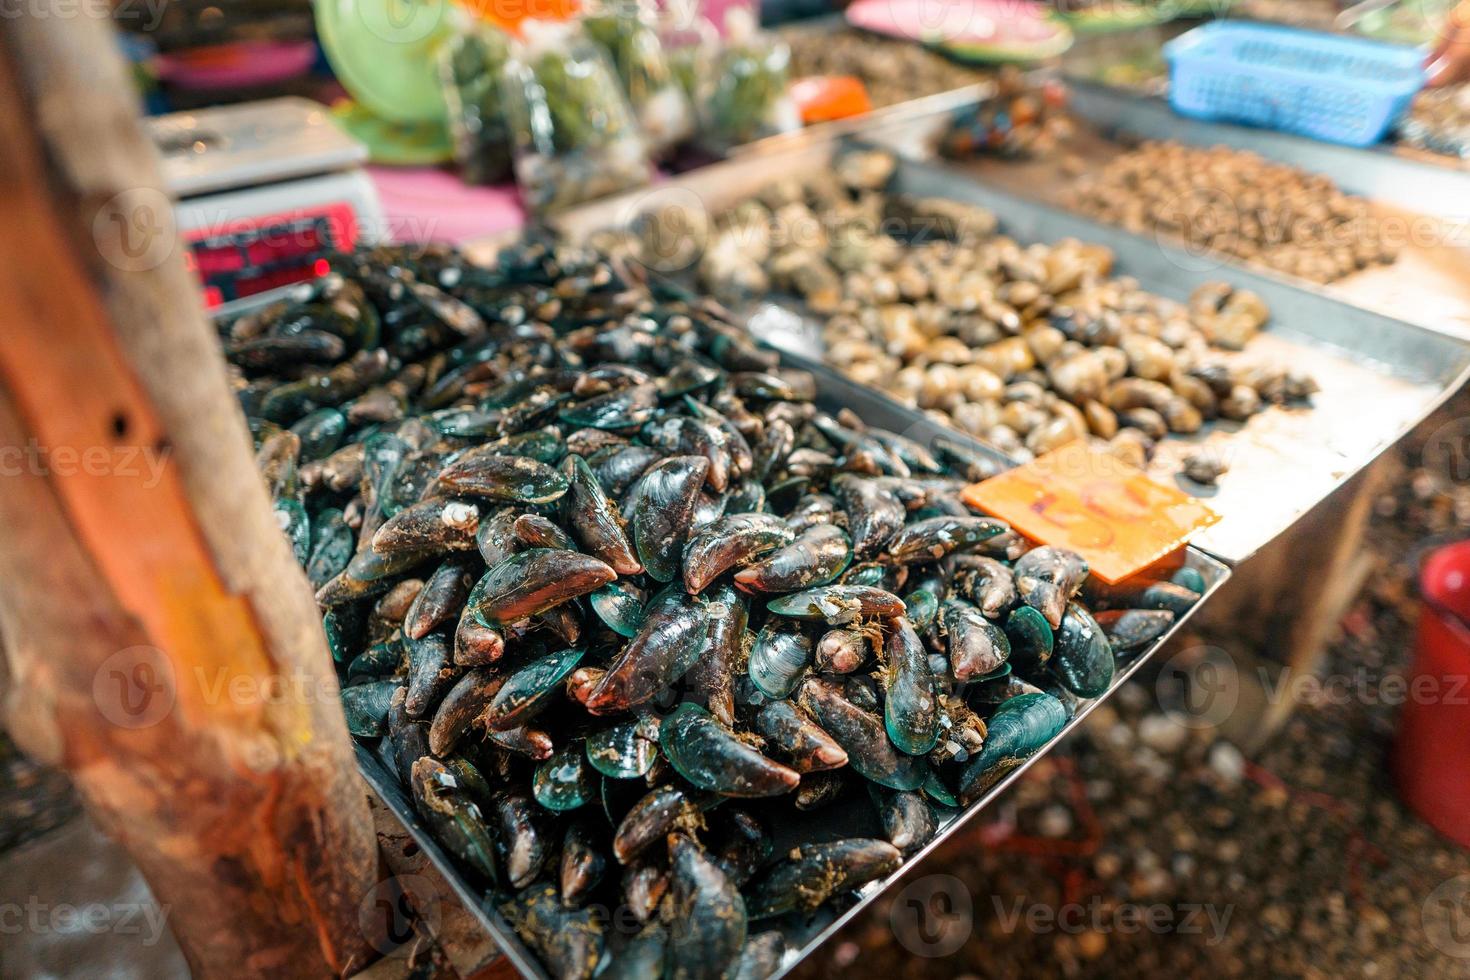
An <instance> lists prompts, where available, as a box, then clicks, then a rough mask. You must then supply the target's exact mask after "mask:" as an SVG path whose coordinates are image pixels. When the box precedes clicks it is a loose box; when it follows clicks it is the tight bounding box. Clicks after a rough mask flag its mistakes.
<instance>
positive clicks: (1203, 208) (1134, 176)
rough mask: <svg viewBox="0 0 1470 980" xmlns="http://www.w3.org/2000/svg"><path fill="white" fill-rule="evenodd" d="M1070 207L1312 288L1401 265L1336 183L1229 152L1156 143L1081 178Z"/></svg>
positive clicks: (1367, 211)
mask: <svg viewBox="0 0 1470 980" xmlns="http://www.w3.org/2000/svg"><path fill="white" fill-rule="evenodd" d="M1062 200H1063V202H1064V203H1065V204H1067V205H1068V206H1069V207H1073V208H1076V209H1077V210H1079V211H1081V212H1083V213H1084V214H1087V215H1090V216H1092V217H1094V218H1098V219H1100V220H1102V221H1106V222H1109V223H1110V224H1116V225H1121V226H1122V227H1124V228H1126V229H1128V230H1129V231H1132V232H1137V233H1140V234H1147V235H1165V236H1168V237H1171V238H1179V239H1183V240H1184V241H1185V242H1186V243H1188V245H1189V246H1190V247H1191V248H1192V249H1195V250H1198V251H1202V252H1219V253H1223V254H1225V255H1230V256H1234V257H1235V258H1238V259H1244V260H1245V261H1247V262H1253V263H1256V264H1259V265H1264V266H1267V267H1268V268H1271V269H1275V270H1277V271H1278V272H1284V273H1287V274H1289V275H1293V276H1299V277H1301V278H1303V279H1309V280H1311V281H1312V282H1319V283H1327V282H1332V281H1333V280H1335V279H1341V278H1343V277H1344V276H1350V275H1352V274H1353V273H1355V272H1358V271H1359V270H1361V269H1365V268H1368V267H1370V266H1374V265H1386V264H1388V263H1391V262H1393V261H1394V259H1395V258H1396V257H1397V254H1398V250H1397V248H1396V247H1395V246H1394V245H1392V244H1391V243H1390V242H1387V241H1385V240H1384V236H1383V233H1382V223H1381V222H1380V220H1379V219H1378V218H1377V217H1376V216H1375V215H1374V214H1373V212H1372V210H1371V208H1370V207H1369V204H1368V202H1367V201H1366V200H1364V199H1363V198H1361V197H1354V196H1353V195H1351V194H1345V193H1343V191H1342V190H1340V189H1339V188H1338V187H1337V185H1336V184H1334V183H1333V182H1332V180H1331V179H1330V178H1327V177H1324V176H1322V175H1320V174H1313V173H1309V172H1307V171H1305V170H1302V169H1301V168H1299V167H1293V166H1290V165H1288V164H1284V163H1275V162H1273V161H1270V160H1267V159H1265V158H1263V157H1261V156H1258V155H1257V154H1254V153H1249V152H1247V151H1245V150H1235V149H1231V148H1230V147H1227V146H1212V147H1209V148H1208V149H1205V148H1200V147H1193V146H1186V145H1184V144H1182V143H1174V142H1171V141H1150V142H1146V143H1144V144H1142V145H1141V146H1139V147H1138V148H1137V149H1136V150H1130V151H1128V152H1127V153H1123V154H1121V155H1120V156H1118V157H1116V158H1115V159H1113V160H1111V161H1109V162H1108V164H1107V165H1106V166H1104V167H1103V168H1102V169H1101V170H1100V171H1098V172H1097V173H1096V174H1092V175H1087V176H1083V177H1080V178H1078V179H1077V181H1076V182H1075V183H1073V184H1072V186H1071V187H1069V188H1068V189H1067V190H1066V191H1065V192H1064V194H1063V196H1062Z"/></svg>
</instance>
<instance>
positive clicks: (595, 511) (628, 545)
mask: <svg viewBox="0 0 1470 980" xmlns="http://www.w3.org/2000/svg"><path fill="white" fill-rule="evenodd" d="M561 472H562V475H563V476H564V477H565V479H566V481H567V486H568V491H567V494H566V496H564V497H563V498H562V503H561V506H562V514H563V517H564V519H565V520H566V524H567V527H568V528H570V529H571V531H572V534H573V535H574V536H575V537H576V538H577V540H578V541H579V542H580V543H581V544H582V546H583V547H585V548H586V549H587V550H588V551H589V552H591V553H592V554H594V555H596V556H597V557H598V558H601V559H602V560H603V561H605V562H607V564H608V565H609V566H611V567H612V569H613V571H615V572H617V573H618V574H619V575H636V574H637V573H639V572H641V571H642V570H643V565H642V563H641V562H639V561H638V556H637V555H636V554H634V552H633V543H632V542H631V541H629V540H628V532H627V531H626V529H625V528H624V527H623V522H622V520H621V519H620V518H619V517H618V514H617V511H616V509H615V508H614V507H613V504H612V501H611V500H610V499H609V498H608V496H607V494H606V493H604V492H603V489H602V485H601V484H600V483H599V482H598V481H597V476H596V474H594V473H593V472H592V468H591V467H590V466H588V465H587V461H586V460H585V459H583V458H582V457H581V456H576V455H572V456H568V457H567V458H566V459H565V460H564V461H563V462H562V465H561Z"/></svg>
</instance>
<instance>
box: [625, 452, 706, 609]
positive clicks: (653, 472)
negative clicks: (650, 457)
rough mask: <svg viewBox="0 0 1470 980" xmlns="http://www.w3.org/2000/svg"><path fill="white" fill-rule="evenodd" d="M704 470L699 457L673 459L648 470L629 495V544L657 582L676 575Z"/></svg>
mask: <svg viewBox="0 0 1470 980" xmlns="http://www.w3.org/2000/svg"><path fill="white" fill-rule="evenodd" d="M708 470H709V461H708V460H706V459H704V457H702V456H674V457H671V458H669V459H665V460H661V461H660V462H658V463H655V464H654V465H653V466H651V467H649V468H648V470H647V472H645V473H644V474H643V475H642V476H641V477H639V478H638V482H637V483H636V484H634V485H633V488H632V489H631V490H630V491H629V493H630V494H631V495H632V499H633V500H634V501H635V503H634V505H633V544H634V546H635V547H636V548H637V550H638V557H639V559H640V560H641V561H642V562H643V567H644V570H645V571H647V573H648V574H649V575H650V576H652V577H653V578H655V579H657V580H658V581H660V582H670V581H673V578H674V574H675V573H676V572H677V571H678V568H679V562H680V560H681V559H682V558H683V553H684V544H685V542H686V541H687V540H688V537H689V532H690V530H691V525H692V523H693V521H694V506H695V503H696V502H697V500H698V498H699V488H700V486H701V485H702V484H703V483H704V478H705V474H706V473H707V472H708Z"/></svg>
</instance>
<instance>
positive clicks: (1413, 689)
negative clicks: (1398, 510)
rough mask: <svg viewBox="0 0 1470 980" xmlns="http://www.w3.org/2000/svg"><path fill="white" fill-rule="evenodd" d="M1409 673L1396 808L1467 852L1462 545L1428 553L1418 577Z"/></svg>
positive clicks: (1468, 566)
mask: <svg viewBox="0 0 1470 980" xmlns="http://www.w3.org/2000/svg"><path fill="white" fill-rule="evenodd" d="M1419 589H1420V591H1421V593H1422V594H1423V596H1424V609H1423V611H1422V612H1421V613H1420V614H1419V628H1418V634H1417V636H1416V638H1415V656H1414V666H1413V669H1412V671H1411V672H1410V675H1409V685H1408V691H1407V697H1406V698H1405V700H1404V707H1403V712H1402V714H1401V715H1400V716H1399V730H1398V739H1397V741H1396V742H1395V745H1394V753H1393V769H1394V778H1395V781H1396V782H1397V784H1398V789H1399V795H1400V796H1401V797H1402V798H1403V801H1404V802H1405V803H1406V804H1408V806H1409V807H1410V808H1411V809H1412V810H1414V812H1415V813H1417V814H1419V816H1421V817H1422V818H1424V820H1425V821H1426V822H1427V823H1429V825H1430V826H1432V827H1434V828H1435V829H1436V830H1438V831H1439V832H1440V833H1442V834H1444V835H1445V836H1446V837H1448V838H1450V839H1451V840H1453V841H1455V842H1456V843H1458V844H1460V845H1461V846H1463V847H1470V625H1467V624H1470V541H1461V542H1459V543H1457V544H1452V545H1447V546H1445V547H1443V548H1440V549H1438V550H1436V551H1434V552H1433V553H1432V554H1430V555H1429V557H1428V558H1427V559H1425V561H1424V564H1423V566H1422V567H1421V568H1420V572H1419Z"/></svg>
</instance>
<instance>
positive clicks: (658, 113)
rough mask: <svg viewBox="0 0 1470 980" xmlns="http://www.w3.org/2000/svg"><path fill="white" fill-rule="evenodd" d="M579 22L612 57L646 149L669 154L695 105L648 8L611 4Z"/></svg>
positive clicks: (688, 128) (682, 137)
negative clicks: (668, 53)
mask: <svg viewBox="0 0 1470 980" xmlns="http://www.w3.org/2000/svg"><path fill="white" fill-rule="evenodd" d="M582 27H583V29H584V30H585V31H586V32H587V33H588V34H589V35H591V37H592V39H593V40H594V41H596V42H597V43H598V44H600V45H602V47H603V49H604V50H606V51H607V53H608V55H609V56H610V57H611V58H612V62H613V66H614V67H615V68H616V69H617V72H618V78H619V79H621V80H622V83H623V90H624V91H625V92H626V93H627V95H628V104H629V105H630V106H631V107H632V109H633V114H634V115H635V116H636V117H637V118H638V126H639V128H641V129H642V130H643V138H644V140H645V141H647V143H648V147H649V150H650V151H651V152H653V153H656V154H664V153H668V152H669V151H671V150H673V149H674V148H675V147H677V146H678V145H679V144H680V143H683V142H685V141H686V140H688V139H690V138H691V137H692V136H693V135H694V108H693V106H692V105H691V104H690V101H689V96H688V95H687V94H686V93H685V91H684V87H683V85H682V84H681V83H680V81H679V79H677V78H676V77H675V76H674V71H673V69H672V68H671V67H670V66H669V58H668V55H667V54H666V53H665V52H664V46H663V41H661V40H660V39H659V36H658V32H657V31H656V30H654V27H653V24H652V23H651V18H650V17H649V16H648V15H647V13H646V12H645V11H643V10H642V9H640V8H639V7H638V6H637V5H627V4H625V5H622V6H621V7H619V6H617V5H614V6H613V7H612V9H611V10H610V12H608V13H602V14H597V15H593V16H588V17H586V18H584V19H583V21H582Z"/></svg>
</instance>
